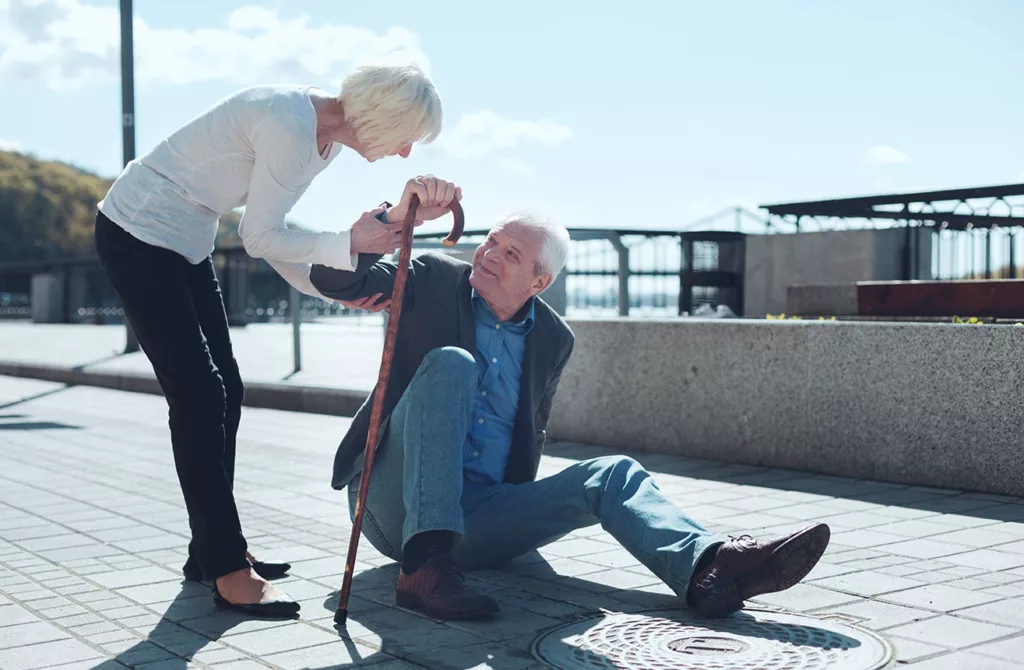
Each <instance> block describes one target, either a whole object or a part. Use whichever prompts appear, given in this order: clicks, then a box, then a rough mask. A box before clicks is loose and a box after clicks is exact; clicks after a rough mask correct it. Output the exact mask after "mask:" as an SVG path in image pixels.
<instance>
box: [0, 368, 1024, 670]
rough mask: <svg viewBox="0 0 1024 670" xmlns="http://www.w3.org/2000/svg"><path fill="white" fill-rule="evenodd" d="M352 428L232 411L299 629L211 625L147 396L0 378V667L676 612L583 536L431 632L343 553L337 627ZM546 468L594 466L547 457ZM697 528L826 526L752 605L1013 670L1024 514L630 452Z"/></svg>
mask: <svg viewBox="0 0 1024 670" xmlns="http://www.w3.org/2000/svg"><path fill="white" fill-rule="evenodd" d="M346 425H347V420H346V419H342V418H337V417H325V416H320V415H310V414H289V413H286V412H280V411H274V410H260V409H248V408H247V409H245V410H244V414H243V421H242V429H241V434H240V445H239V459H238V468H237V484H236V486H237V493H236V495H237V498H238V501H239V507H240V510H241V513H242V515H243V522H244V526H245V528H246V532H247V535H248V538H249V540H250V542H251V544H252V546H253V548H254V550H255V551H256V552H257V554H259V555H263V556H267V557H273V556H280V557H282V558H287V559H289V560H291V561H292V562H293V564H294V569H293V571H292V576H291V577H289V578H288V579H287V580H284V581H283V582H281V584H282V586H283V588H285V589H286V590H287V591H288V592H289V593H291V594H292V595H293V596H295V597H296V598H299V599H301V600H302V605H303V610H302V618H301V619H300V620H297V621H283V622H282V621H269V622H268V621H258V620H246V619H243V618H241V617H237V616H234V615H231V614H227V613H223V612H218V611H215V610H214V608H213V605H212V603H211V600H210V592H209V588H208V587H206V586H202V585H196V584H184V583H182V582H181V580H180V573H179V568H180V566H181V564H182V562H183V560H184V548H185V545H186V542H187V537H188V527H187V522H186V517H185V513H184V509H183V505H182V502H181V494H180V492H179V490H178V485H177V482H176V479H175V476H174V470H173V467H172V462H171V453H170V449H169V446H168V437H167V428H166V408H165V405H164V402H163V400H162V399H161V398H160V397H157V396H150V395H143V394H129V393H122V392H117V391H108V390H103V389H95V388H86V387H76V388H65V387H62V386H60V385H57V384H52V383H44V382H37V381H32V380H22V379H11V378H4V377H0V668H2V669H3V670H29V669H32V668H50V667H60V668H68V669H70V668H104V669H108V668H121V667H142V668H152V669H154V670H157V669H160V670H170V669H174V670H179V669H181V668H185V667H203V668H205V667H213V668H216V669H217V670H248V669H253V670H256V669H260V670H265V669H266V668H286V669H295V668H331V667H349V666H350V665H352V664H364V665H373V666H375V667H376V668H380V669H381V670H392V669H394V670H397V669H399V668H415V667H427V668H470V667H476V668H485V667H490V668H501V669H503V670H515V669H518V668H533V667H537V665H536V663H535V662H534V661H533V660H532V657H531V655H530V653H529V651H528V649H529V644H530V642H531V641H532V640H533V639H534V638H535V637H536V636H537V634H538V633H539V631H542V630H545V629H549V628H551V627H553V626H557V625H559V624H562V623H564V622H566V621H572V620H575V619H578V618H580V617H582V616H584V615H587V614H592V613H594V612H595V611H597V610H598V609H599V608H604V609H607V610H613V611H619V612H630V611H638V610H644V609H652V608H658V607H666V606H672V605H673V604H674V603H675V600H674V598H673V597H672V596H670V595H669V591H668V589H667V588H666V587H664V586H663V585H661V584H660V583H659V582H658V580H657V579H656V578H655V577H654V576H653V575H651V574H650V573H649V572H647V571H646V569H644V568H643V567H642V566H640V565H639V564H638V563H637V562H636V561H635V560H634V559H632V557H631V556H629V554H627V553H626V552H625V551H624V550H622V549H621V548H620V547H618V545H617V544H616V543H615V542H614V540H613V539H612V538H611V537H610V536H608V535H607V534H606V533H604V532H603V531H602V530H601V529H600V527H594V528H590V529H587V530H585V531H582V532H579V533H576V534H574V535H573V536H571V537H568V538H566V539H564V540H561V541H559V542H557V543H555V544H553V545H551V546H549V547H547V548H545V549H543V550H542V551H541V552H540V553H539V554H537V555H531V556H528V557H525V558H524V560H522V561H521V562H519V563H518V564H517V565H514V566H512V567H511V568H510V569H509V570H508V571H485V572H479V573H473V575H472V579H474V580H478V581H479V582H480V583H481V584H482V585H484V586H486V587H487V588H489V589H491V590H492V591H493V592H494V593H495V594H496V595H497V597H498V598H499V600H500V602H501V605H502V608H503V611H502V614H501V616H500V618H499V619H497V620H496V621H493V622H479V623H459V624H456V623H450V624H446V623H439V622H436V621H432V620H429V619H426V618H423V617H420V616H418V615H416V614H413V613H410V612H407V611H404V610H399V609H397V608H395V607H394V604H393V584H394V579H395V575H396V568H395V565H394V564H393V563H391V562H390V561H388V560H387V559H385V558H383V557H381V556H379V555H378V554H376V552H374V550H373V549H372V547H371V546H370V545H369V543H367V542H362V543H361V544H360V553H359V564H358V570H359V572H358V574H357V576H356V578H355V584H354V589H353V594H354V595H353V597H352V603H351V608H350V612H351V613H350V623H349V627H348V630H347V631H346V632H345V633H344V634H343V635H340V636H339V633H338V632H337V631H336V630H335V628H334V626H333V621H332V615H333V610H334V606H335V603H336V597H337V589H338V588H339V586H340V584H341V579H342V576H341V573H342V570H343V568H344V562H345V552H346V547H347V540H348V532H349V530H348V529H349V523H348V519H347V515H346V507H345V505H344V504H343V502H344V501H343V499H344V495H343V494H342V493H339V492H335V491H333V490H331V489H330V488H329V486H328V484H327V480H328V471H329V467H330V461H331V457H332V455H333V452H334V447H335V445H336V443H337V442H338V440H339V438H340V437H341V435H342V434H343V432H344V430H345V428H346ZM549 453H550V455H549V456H548V457H547V458H546V459H545V461H544V464H543V474H551V473H553V472H556V471H558V470H560V469H561V468H563V467H565V466H566V465H568V464H570V463H572V462H573V461H574V460H576V459H581V458H590V457H595V456H599V455H604V454H606V453H610V452H609V451H607V450H603V449H599V448H596V447H586V446H581V445H570V444H556V445H552V448H551V449H550V451H549ZM632 455H633V456H635V457H636V458H638V459H639V460H640V461H641V462H643V463H644V464H645V465H646V466H647V467H648V468H649V469H650V470H651V471H652V472H654V473H656V474H655V477H656V479H657V481H658V482H659V483H660V486H661V487H662V489H663V490H664V491H666V492H667V494H668V495H670V497H671V498H672V499H673V500H674V501H675V502H676V503H677V504H679V505H680V506H682V507H684V508H685V509H686V510H687V511H688V512H690V513H691V514H692V515H694V516H695V517H697V518H698V519H700V520H702V521H704V522H706V523H708V525H710V526H711V527H712V528H713V529H715V530H719V531H723V532H743V531H748V530H749V531H753V532H756V533H758V534H763V533H771V532H775V531H780V530H788V529H792V528H794V527H795V526H798V525H799V524H801V523H802V522H803V520H806V519H818V518H823V519H826V520H827V521H828V522H829V523H830V524H831V526H832V528H833V532H834V535H833V543H832V544H831V546H830V548H829V550H828V552H827V553H826V555H825V557H824V559H823V561H822V563H820V564H819V566H818V568H817V569H816V570H815V571H814V572H813V573H812V574H811V575H810V576H809V578H808V580H806V581H805V583H803V584H800V585H798V586H797V587H795V588H793V589H791V590H790V591H788V592H785V593H783V594H779V595H775V596H771V597H766V598H764V599H763V604H765V605H770V606H775V607H779V608H785V609H787V610H792V611H799V612H812V613H815V614H816V615H833V616H835V615H842V617H843V618H844V619H845V620H847V621H851V622H859V624H860V625H861V626H864V627H869V628H872V629H875V630H878V631H881V633H882V634H883V635H884V636H885V637H886V638H888V639H889V640H890V641H891V642H892V643H893V644H894V645H895V647H896V649H897V654H898V658H899V659H900V663H901V664H904V663H911V664H912V665H911V667H914V668H915V669H916V668H932V669H934V668H951V667H964V668H974V669H981V670H984V669H987V668H991V669H993V670H999V669H1002V668H1012V667H1019V665H1017V663H1019V660H1020V659H1021V658H1022V657H1024V630H1022V629H1024V504H1021V503H1022V502H1024V501H1018V500H1012V499H1004V498H1000V497H996V496H990V495H980V494H965V493H960V492H957V491H945V490H933V489H922V488H910V487H905V486H894V485H887V484H878V483H872V482H862V481H853V480H845V479H837V478H831V477H818V476H810V475H807V474H804V473H800V472H790V471H782V470H769V469H763V468H754V467H745V466H732V465H722V464H716V463H711V462H705V461H697V460H692V459H683V458H676V457H668V456H652V455H644V454H632Z"/></svg>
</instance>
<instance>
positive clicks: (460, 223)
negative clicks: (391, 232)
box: [403, 193, 466, 247]
mask: <svg viewBox="0 0 1024 670" xmlns="http://www.w3.org/2000/svg"><path fill="white" fill-rule="evenodd" d="M419 208H420V197H419V196H418V195H416V194H415V193H413V195H412V197H411V198H409V209H408V210H406V212H405V222H404V224H403V226H404V227H405V228H408V229H411V228H412V224H413V222H414V221H416V212H417V210H419ZM448 209H449V210H451V213H452V219H453V220H452V230H451V232H450V233H448V237H446V238H444V246H446V247H454V246H455V243H456V242H458V241H459V238H461V237H462V231H463V230H465V228H466V213H465V212H463V211H462V203H460V202H459V201H458V200H452V201H451V202H450V203H449V204H448Z"/></svg>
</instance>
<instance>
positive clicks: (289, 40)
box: [0, 0, 430, 90]
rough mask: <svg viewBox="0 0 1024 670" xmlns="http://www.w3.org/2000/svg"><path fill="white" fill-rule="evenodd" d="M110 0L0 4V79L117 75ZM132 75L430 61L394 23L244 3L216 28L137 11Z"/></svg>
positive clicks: (333, 74) (55, 82)
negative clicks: (382, 28) (172, 24)
mask: <svg viewBox="0 0 1024 670" xmlns="http://www.w3.org/2000/svg"><path fill="white" fill-rule="evenodd" d="M115 4H116V3H107V4H104V5H103V6H98V5H93V4H88V3H85V2H81V1H80V0H0V81H2V80H4V79H9V78H22V79H35V80H39V81H42V82H43V83H44V84H45V85H46V86H48V87H49V88H52V89H56V90H66V89H77V88H82V87H84V86H88V85H91V84H96V83H105V82H111V81H116V80H117V77H118V76H119V74H120V20H119V17H118V10H117V7H116V6H114V5H115ZM134 30H135V45H134V46H135V78H136V82H138V83H140V84H149V83H156V84H188V83H195V82H204V81H214V80H227V81H233V82H235V83H238V84H251V83H255V82H258V81H311V82H318V83H323V84H324V85H338V84H340V83H341V79H342V77H343V76H344V74H345V73H346V72H347V71H349V70H350V69H351V68H352V66H353V65H355V64H357V63H368V62H373V63H416V64H419V65H420V66H421V67H423V68H424V69H426V70H428V71H429V67H430V63H429V61H428V59H427V57H426V54H424V52H423V50H422V49H421V48H420V45H419V40H418V38H417V36H416V35H415V34H414V33H412V32H410V31H409V30H406V29H405V28H401V27H393V28H391V29H389V30H388V31H387V32H386V33H384V34H378V33H375V32H373V31H371V30H367V29H365V28H358V27H355V26H349V25H341V24H331V23H321V24H317V25H312V24H311V21H310V17H309V16H306V15H295V16H289V17H282V16H281V15H279V14H278V13H277V12H276V11H273V10H270V9H266V8H262V7H255V6H243V7H240V8H239V9H236V10H235V11H234V12H232V13H231V15H230V16H229V17H228V20H227V24H226V25H225V26H223V27H217V28H197V29H194V30H182V29H163V28H157V27H151V26H150V25H149V24H148V23H146V21H145V19H144V18H143V17H141V16H139V14H138V13H136V15H135V20H134Z"/></svg>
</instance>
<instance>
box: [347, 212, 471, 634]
mask: <svg viewBox="0 0 1024 670" xmlns="http://www.w3.org/2000/svg"><path fill="white" fill-rule="evenodd" d="M419 205H420V199H419V196H417V195H415V194H413V196H412V198H410V200H409V211H408V212H407V213H406V215H405V221H403V222H402V247H401V251H400V253H399V254H398V272H397V273H396V274H395V287H394V289H393V290H392V291H391V308H390V309H389V310H388V314H389V318H388V328H387V331H386V333H385V335H384V355H383V357H382V358H381V362H380V374H379V375H378V377H377V391H376V393H375V394H374V396H373V409H372V410H371V411H370V432H369V433H368V434H367V436H366V450H365V451H364V452H363V472H362V475H360V477H359V495H358V497H357V500H356V510H355V514H354V515H353V518H352V535H351V537H350V538H349V541H348V558H347V559H346V560H345V577H344V580H343V581H342V584H341V593H340V595H339V597H338V609H337V610H335V612H334V622H335V623H337V624H340V625H342V626H344V625H345V622H346V621H347V620H348V597H349V593H350V592H351V591H352V572H353V571H354V570H355V564H356V550H357V549H358V547H359V533H360V531H361V530H362V528H363V511H364V510H365V509H366V492H367V490H368V489H369V488H370V470H371V469H372V468H373V456H374V453H375V452H376V451H377V434H378V432H379V431H380V419H381V413H382V412H383V409H384V394H385V392H386V391H387V386H388V378H389V377H390V376H391V358H392V355H393V354H394V352H395V338H396V337H397V336H398V321H399V319H400V318H401V316H402V298H403V297H404V296H405V280H406V277H407V276H408V274H409V260H410V258H411V256H412V232H413V227H414V226H413V223H414V222H415V221H416V210H417V209H419ZM449 207H450V208H451V211H452V217H453V218H454V219H455V220H454V222H453V224H452V231H451V232H450V233H448V237H446V238H445V239H444V245H445V246H446V247H452V246H455V243H456V242H458V241H459V238H460V237H462V231H463V228H464V227H465V224H466V217H465V216H464V214H463V212H462V205H460V204H459V201H458V200H452V202H451V204H450V205H449Z"/></svg>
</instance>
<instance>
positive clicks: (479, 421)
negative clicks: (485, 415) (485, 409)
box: [476, 419, 484, 423]
mask: <svg viewBox="0 0 1024 670" xmlns="http://www.w3.org/2000/svg"><path fill="white" fill-rule="evenodd" d="M476 422H477V423H483V422H484V420H483V419H477V420H476Z"/></svg>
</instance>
